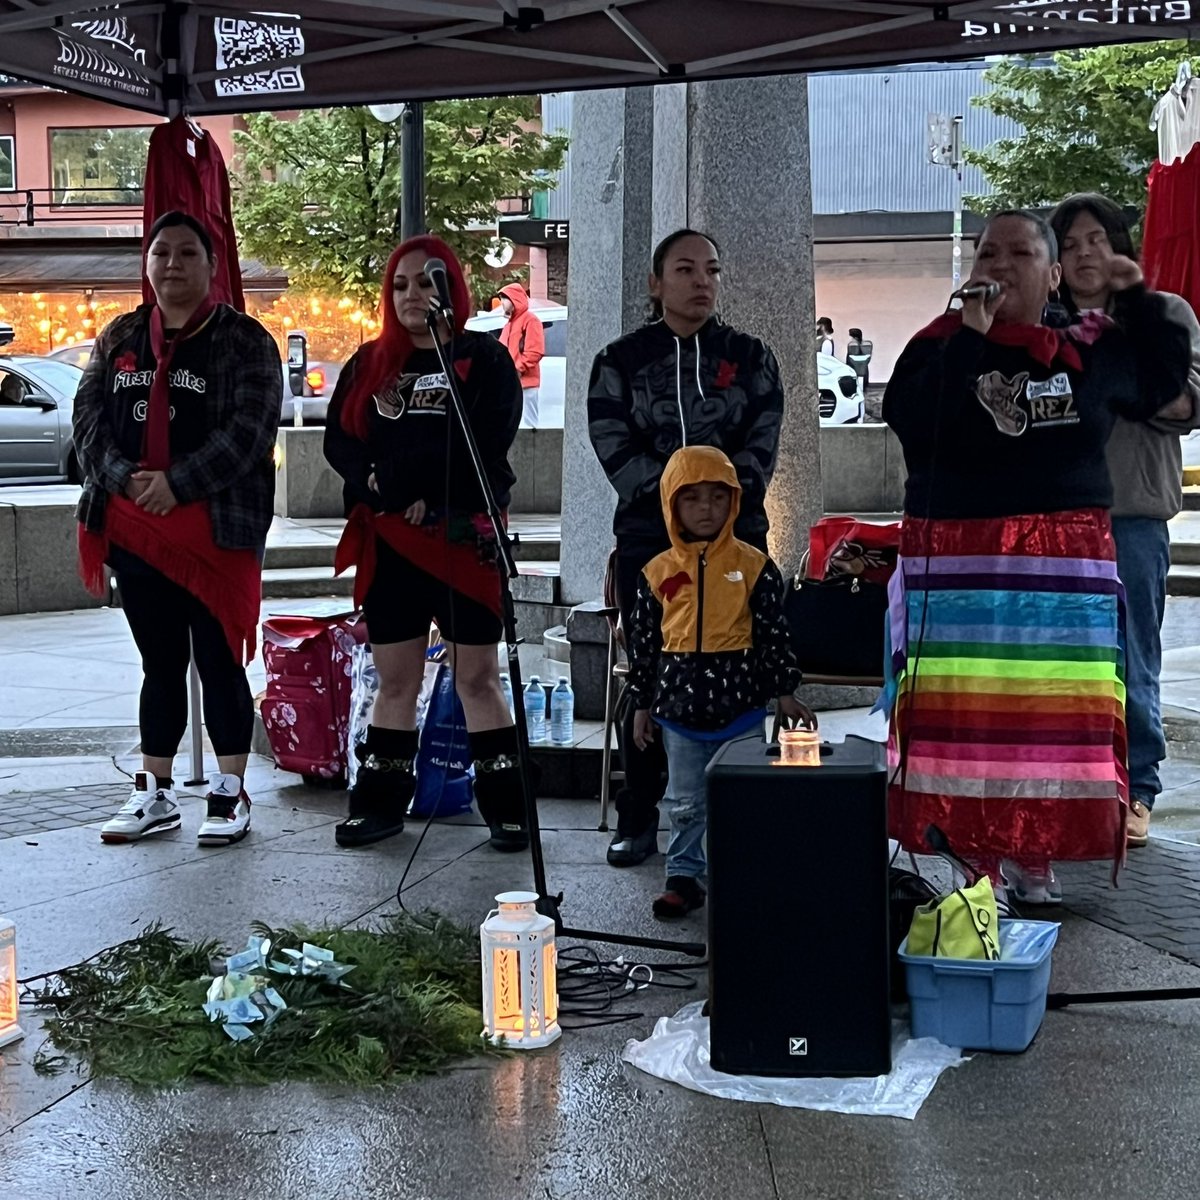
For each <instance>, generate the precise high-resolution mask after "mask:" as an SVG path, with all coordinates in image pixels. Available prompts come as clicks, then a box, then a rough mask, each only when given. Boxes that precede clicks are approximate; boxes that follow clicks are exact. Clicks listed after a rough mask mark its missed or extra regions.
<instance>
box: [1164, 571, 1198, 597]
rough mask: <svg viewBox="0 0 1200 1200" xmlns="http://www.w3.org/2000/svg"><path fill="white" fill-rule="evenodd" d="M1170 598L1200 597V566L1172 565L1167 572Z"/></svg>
mask: <svg viewBox="0 0 1200 1200" xmlns="http://www.w3.org/2000/svg"><path fill="white" fill-rule="evenodd" d="M1167 595H1168V596H1200V565H1196V564H1186V565H1183V564H1175V563H1172V564H1171V569H1170V571H1168V572H1167Z"/></svg>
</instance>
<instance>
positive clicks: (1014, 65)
mask: <svg viewBox="0 0 1200 1200" xmlns="http://www.w3.org/2000/svg"><path fill="white" fill-rule="evenodd" d="M1187 57H1188V46H1187V43H1186V42H1141V43H1138V44H1135V45H1128V46H1099V47H1096V48H1095V49H1092V50H1068V51H1064V52H1062V53H1059V54H1055V55H1053V57H1052V58H1051V59H1050V61H1049V63H1047V62H1046V60H1045V59H1044V58H1041V59H1039V58H1034V57H1031V56H1020V57H1013V58H1009V59H1006V60H1005V61H1003V62H1001V63H998V64H997V65H996V66H994V67H991V68H989V69H988V71H987V72H986V73H985V75H984V78H985V79H986V80H987V81H988V83H990V84H991V85H992V87H993V89H994V90H992V91H990V92H987V93H986V94H984V95H982V96H976V97H975V98H974V99H973V100H972V103H973V104H976V105H978V106H979V107H980V108H984V109H987V110H988V111H989V112H992V113H995V114H996V115H997V116H1001V117H1008V118H1009V119H1010V120H1013V121H1015V122H1016V123H1017V124H1018V125H1020V126H1021V128H1022V129H1023V130H1024V133H1023V134H1022V135H1021V136H1018V137H1012V138H1002V139H1001V140H1000V141H998V142H996V143H995V144H994V145H992V146H990V147H988V148H987V149H982V150H981V149H968V150H967V152H966V156H965V157H966V160H967V162H968V163H970V164H971V165H973V166H976V167H978V168H979V169H980V170H981V171H982V172H983V174H984V176H985V177H986V178H987V181H988V183H990V184H991V185H992V187H993V188H994V189H995V193H994V194H993V195H990V196H969V197H965V198H964V202H965V204H966V206H967V207H968V208H970V209H972V210H973V211H975V212H981V213H986V212H995V211H997V210H999V209H1002V208H1031V207H1033V208H1040V207H1044V206H1047V205H1052V204H1057V203H1058V201H1060V200H1062V199H1063V198H1064V197H1065V196H1069V195H1071V194H1072V193H1074V192H1100V193H1102V194H1103V195H1105V196H1108V197H1109V199H1111V200H1114V201H1115V202H1116V203H1117V204H1121V205H1133V206H1136V207H1138V208H1141V207H1142V206H1143V205H1144V204H1145V201H1146V173H1147V172H1148V171H1149V169H1150V165H1151V164H1152V163H1153V161H1154V159H1155V157H1156V155H1157V153H1158V142H1157V137H1156V135H1155V133H1154V131H1153V130H1151V129H1150V127H1149V121H1150V114H1151V112H1152V111H1153V108H1154V105H1155V103H1156V102H1157V100H1158V98H1159V96H1161V95H1162V94H1163V92H1165V91H1166V90H1167V88H1168V87H1170V85H1171V83H1172V82H1173V81H1174V78H1175V72H1176V70H1177V68H1178V66H1179V62H1180V60H1181V59H1184V58H1187Z"/></svg>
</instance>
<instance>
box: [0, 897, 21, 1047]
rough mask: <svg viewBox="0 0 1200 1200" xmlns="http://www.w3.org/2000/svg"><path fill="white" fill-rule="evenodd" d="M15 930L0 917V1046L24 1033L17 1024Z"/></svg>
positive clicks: (9, 922) (13, 926)
mask: <svg viewBox="0 0 1200 1200" xmlns="http://www.w3.org/2000/svg"><path fill="white" fill-rule="evenodd" d="M18 1011H19V1009H18V997H17V930H16V926H15V925H13V923H12V922H11V921H7V920H5V919H4V918H3V917H0V1046H4V1045H7V1044H8V1043H9V1042H15V1041H16V1040H17V1039H18V1038H22V1037H24V1036H25V1034H24V1033H23V1032H22V1030H21V1027H20V1025H18V1024H17V1013H18Z"/></svg>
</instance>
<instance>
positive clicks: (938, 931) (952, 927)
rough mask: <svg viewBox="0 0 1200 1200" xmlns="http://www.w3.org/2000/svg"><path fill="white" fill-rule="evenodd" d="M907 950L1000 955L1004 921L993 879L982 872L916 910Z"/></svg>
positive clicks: (931, 955) (949, 954)
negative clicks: (968, 885) (1001, 922)
mask: <svg viewBox="0 0 1200 1200" xmlns="http://www.w3.org/2000/svg"><path fill="white" fill-rule="evenodd" d="M905 949H906V952H907V953H909V954H920V955H924V956H926V957H929V958H976V959H997V958H999V957H1000V924H999V918H998V916H997V913H996V893H995V892H994V891H993V890H992V882H991V880H990V879H988V877H987V876H986V875H981V876H980V877H979V878H978V879H977V880H976V881H975V882H974V883H973V884H971V886H970V887H962V888H955V889H954V891H952V892H951V893H950V894H949V895H948V896H941V897H939V898H938V899H937V900H931V901H930V902H929V903H928V904H922V905H921V906H920V907H919V908H918V909H917V910H916V912H914V913H913V921H912V927H911V928H910V929H909V931H908V945H907V946H906V948H905Z"/></svg>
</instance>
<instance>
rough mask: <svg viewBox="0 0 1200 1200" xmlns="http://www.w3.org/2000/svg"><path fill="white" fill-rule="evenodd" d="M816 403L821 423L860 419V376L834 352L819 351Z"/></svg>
mask: <svg viewBox="0 0 1200 1200" xmlns="http://www.w3.org/2000/svg"><path fill="white" fill-rule="evenodd" d="M817 388H818V398H817V403H818V406H819V409H820V413H821V424H822V425H850V424H853V423H854V422H855V421H861V420H862V416H863V398H862V396H860V395H859V394H858V375H857V374H856V373H855V371H854V368H853V367H848V366H846V364H845V363H844V362H842V361H841V360H840V359H836V358H834V357H833V355H832V354H820V353H818V354H817Z"/></svg>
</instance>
